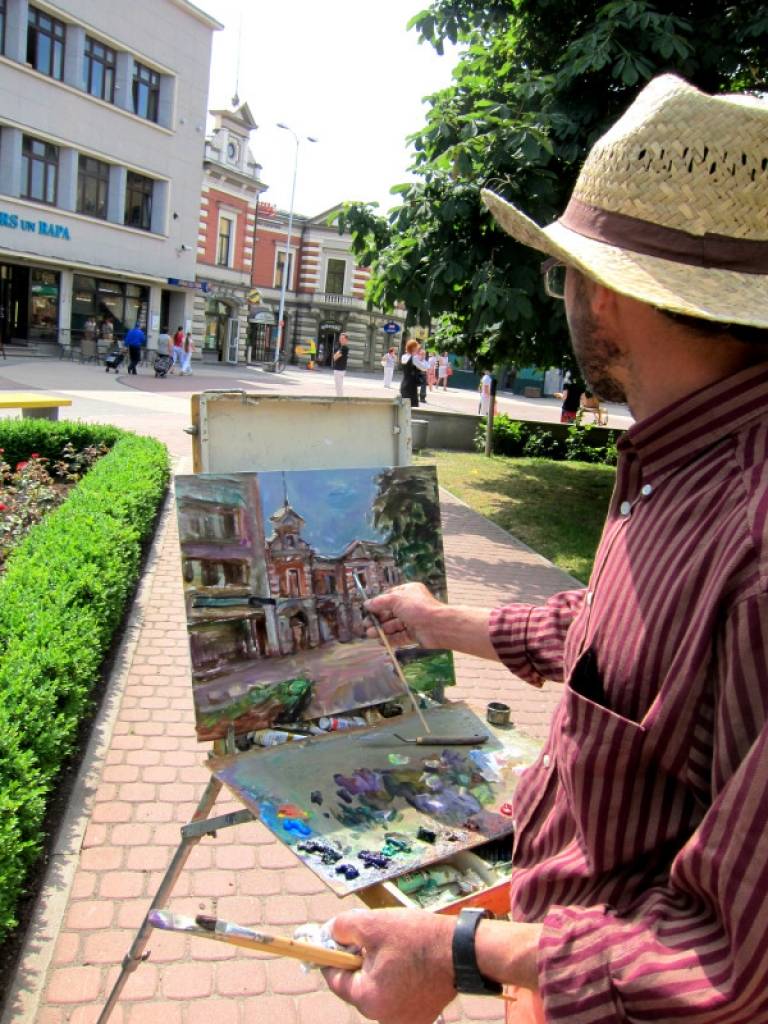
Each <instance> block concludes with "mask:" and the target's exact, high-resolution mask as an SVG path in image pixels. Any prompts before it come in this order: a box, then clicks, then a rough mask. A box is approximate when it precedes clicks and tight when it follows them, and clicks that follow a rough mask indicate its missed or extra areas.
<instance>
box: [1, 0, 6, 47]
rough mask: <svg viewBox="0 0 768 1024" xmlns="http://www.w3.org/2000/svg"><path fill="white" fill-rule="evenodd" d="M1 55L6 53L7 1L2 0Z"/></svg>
mask: <svg viewBox="0 0 768 1024" xmlns="http://www.w3.org/2000/svg"><path fill="white" fill-rule="evenodd" d="M0 53H5V0H0Z"/></svg>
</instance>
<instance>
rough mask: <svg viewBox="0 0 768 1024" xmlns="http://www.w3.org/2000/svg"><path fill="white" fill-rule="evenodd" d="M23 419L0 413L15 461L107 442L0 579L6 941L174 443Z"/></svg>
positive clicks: (1, 902)
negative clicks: (105, 448)
mask: <svg viewBox="0 0 768 1024" xmlns="http://www.w3.org/2000/svg"><path fill="white" fill-rule="evenodd" d="M19 422H21V423H22V424H23V425H24V427H27V426H28V425H27V424H24V421H15V420H14V421H11V420H9V421H7V425H6V423H5V422H3V421H0V448H4V449H5V453H6V461H7V462H8V463H9V464H11V465H14V466H15V465H16V464H17V463H18V462H20V461H29V460H27V459H25V456H28V455H29V454H30V453H31V452H32V451H34V452H36V453H38V462H41V460H42V458H45V459H49V460H51V464H54V463H55V462H56V461H57V460H58V459H59V458H60V456H61V454H62V451H63V448H64V446H65V445H66V444H67V443H68V442H71V443H72V444H73V446H74V447H75V448H76V449H80V450H82V449H83V448H84V447H88V446H89V445H99V444H101V443H103V444H105V445H107V446H108V447H110V451H109V453H108V454H106V455H104V457H103V458H101V459H100V460H99V461H98V462H97V463H96V464H95V465H94V466H93V468H92V469H91V470H90V472H89V473H88V474H87V475H86V476H84V477H83V479H82V480H81V481H80V482H78V483H76V484H75V485H74V486H73V487H72V490H71V493H70V494H69V496H68V497H67V498H66V500H65V501H64V502H63V504H61V505H60V506H59V507H58V508H56V509H54V510H53V511H51V512H49V513H48V514H47V515H46V516H45V518H44V519H43V521H42V522H41V523H39V524H38V525H35V526H33V528H32V529H31V530H30V531H29V534H28V535H27V537H26V538H25V539H24V540H22V541H21V542H20V543H19V544H18V545H17V546H16V547H14V549H13V551H12V552H11V553H10V555H9V557H8V559H7V562H6V567H5V573H4V575H3V576H2V577H0V939H2V937H3V935H4V934H6V933H7V932H8V931H9V930H10V929H11V928H13V927H14V925H15V924H16V916H15V908H16V905H17V902H18V899H19V896H20V894H21V893H22V891H23V887H24V882H25V879H26V878H27V876H28V873H29V871H30V869H31V867H32V865H33V864H34V863H35V861H36V859H37V857H38V855H39V852H40V849H41V845H42V841H43V838H44V837H43V834H42V825H43V820H44V816H45V810H46V804H47V799H48V797H49V795H50V794H51V792H52V791H53V790H54V789H55V787H56V783H57V779H58V777H59V774H60V772H61V770H62V766H63V765H64V764H65V762H66V761H67V759H68V758H69V757H70V756H71V754H72V753H73V751H74V748H75V745H76V742H77V737H78V729H79V726H80V723H81V721H82V720H83V718H84V716H86V715H87V714H88V713H89V711H90V710H91V709H92V706H93V696H94V691H95V690H96V688H97V686H98V684H99V682H100V680H101V667H102V664H103V661H104V658H105V656H106V655H107V653H108V652H109V650H110V648H111V645H112V643H113V639H114V637H115V634H116V632H117V631H118V629H119V627H120V624H121V622H122V620H123V617H124V615H125V612H126V609H127V607H128V604H129V602H130V599H131V596H132V593H133V590H134V587H135V585H136V581H137V579H138V576H139V572H140V566H141V557H142V551H143V549H144V545H145V543H146V541H147V539H148V537H149V535H150V534H151V531H152V529H153V527H154V523H155V520H156V517H157V512H158V508H159V506H160V503H161V501H162V499H163V496H164V494H165V492H166V489H167V485H168V477H169V460H168V453H167V450H166V449H165V447H164V446H163V445H161V444H160V443H159V442H157V441H154V440H152V439H150V438H146V437H137V436H135V435H133V434H127V433H124V432H122V431H119V430H117V429H116V428H112V427H99V426H96V425H93V426H91V425H88V424H67V423H64V422H62V423H50V422H46V421H38V422H37V423H35V421H30V423H33V424H34V426H33V427H32V428H28V429H24V427H18V426H17V424H18V423H19ZM24 449H26V450H24ZM41 464H42V465H45V464H44V463H42V462H41Z"/></svg>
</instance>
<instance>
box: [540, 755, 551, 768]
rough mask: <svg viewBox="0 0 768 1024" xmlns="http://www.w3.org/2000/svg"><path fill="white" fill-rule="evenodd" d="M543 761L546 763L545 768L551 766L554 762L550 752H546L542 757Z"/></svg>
mask: <svg viewBox="0 0 768 1024" xmlns="http://www.w3.org/2000/svg"><path fill="white" fill-rule="evenodd" d="M541 763H542V764H543V765H544V767H545V768H549V766H550V764H551V763H552V760H551V758H550V756H549V754H545V755H544V757H542V759H541Z"/></svg>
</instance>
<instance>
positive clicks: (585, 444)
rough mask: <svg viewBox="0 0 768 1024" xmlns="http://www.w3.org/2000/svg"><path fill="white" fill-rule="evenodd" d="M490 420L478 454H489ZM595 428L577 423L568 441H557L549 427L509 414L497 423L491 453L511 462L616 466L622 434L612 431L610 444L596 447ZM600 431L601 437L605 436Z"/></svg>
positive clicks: (479, 435) (481, 431) (478, 436)
mask: <svg viewBox="0 0 768 1024" xmlns="http://www.w3.org/2000/svg"><path fill="white" fill-rule="evenodd" d="M486 426H487V420H486V418H485V417H483V418H482V419H481V420H480V422H479V423H478V425H477V431H476V433H475V451H478V452H482V451H485V433H486ZM594 429H595V428H594V427H593V425H592V424H589V423H574V424H572V425H571V426H570V427H568V429H567V431H566V432H565V436H564V437H556V436H555V434H554V433H553V431H552V430H551V429H550V425H549V424H547V423H530V422H528V421H526V420H513V419H512V418H511V417H510V416H508V415H507V414H506V413H504V412H502V413H499V414H498V415H497V416H495V417H494V420H493V438H492V441H491V449H492V452H493V454H494V455H506V456H508V457H510V458H521V457H525V458H531V459H535V458H539V459H553V460H554V461H555V462H590V463H593V464H597V465H605V466H615V465H616V462H617V460H618V452H617V451H616V441H617V439H618V437H619V434H620V433H621V432H620V431H610V432H609V434H608V442H607V444H604V445H601V444H598V443H595V442H594V441H593V440H592V438H591V437H590V433H591V432H592V431H593V430H594ZM604 433H605V432H604V431H602V430H600V431H599V436H601V437H602V436H604Z"/></svg>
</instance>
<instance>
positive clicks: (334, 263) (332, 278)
mask: <svg viewBox="0 0 768 1024" xmlns="http://www.w3.org/2000/svg"><path fill="white" fill-rule="evenodd" d="M346 270H347V264H346V262H345V261H344V260H328V267H327V268H326V271H325V290H326V292H327V293H328V294H330V295H343V294H344V275H345V273H346Z"/></svg>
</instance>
